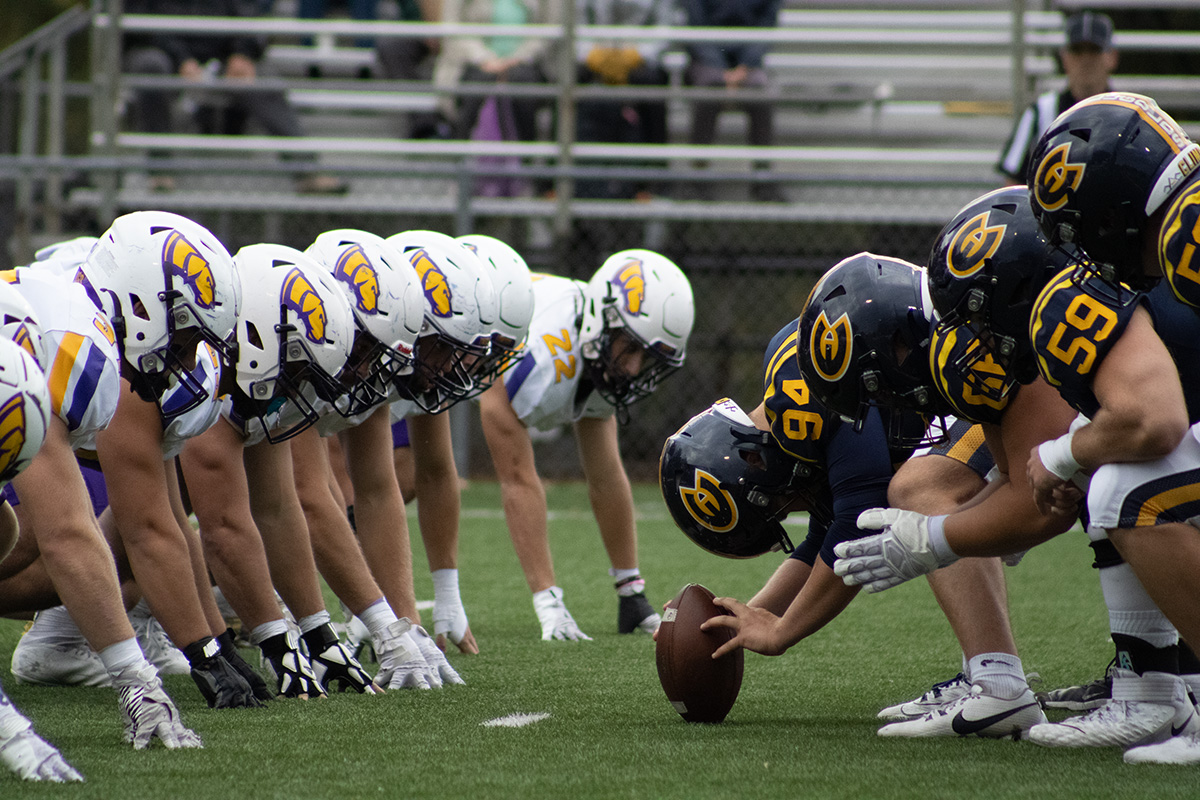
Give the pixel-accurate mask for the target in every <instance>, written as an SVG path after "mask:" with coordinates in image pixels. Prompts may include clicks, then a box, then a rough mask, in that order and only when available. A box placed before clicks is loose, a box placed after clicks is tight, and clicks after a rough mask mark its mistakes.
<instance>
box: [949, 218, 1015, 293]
mask: <svg viewBox="0 0 1200 800" xmlns="http://www.w3.org/2000/svg"><path fill="white" fill-rule="evenodd" d="M988 214H989V212H987V211H985V212H983V213H982V214H979V215H978V216H975V217H972V218H971V219H970V220H968V221H967V224H965V225H963V226H962V227H961V228H959V229H958V233H956V234H954V238H953V239H952V240H951V241H950V251H949V252H948V253H947V254H946V266H947V267H949V269H950V274H951V275H954V276H955V277H956V278H967V277H970V276H971V275H974V274H975V273H976V272H978V271H979V270H981V269H983V265H984V264H986V263H987V260H988V259H989V258H991V257H992V256H993V255H995V254H996V250H997V249H998V248H999V247H1000V242H1001V241H1003V240H1004V232H1005V231H1006V230H1008V226H1007V225H1004V224H1000V225H988Z"/></svg>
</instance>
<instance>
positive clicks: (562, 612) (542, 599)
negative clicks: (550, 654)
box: [533, 586, 592, 642]
mask: <svg viewBox="0 0 1200 800" xmlns="http://www.w3.org/2000/svg"><path fill="white" fill-rule="evenodd" d="M562 594H563V592H562V589H560V588H558V587H557V586H551V587H550V588H549V589H543V590H542V591H540V592H535V593H534V595H533V610H534V611H536V612H537V615H538V621H539V622H541V623H542V639H543V640H544V641H547V642H548V641H550V640H552V639H559V640H569V641H584V642H590V641H591V640H592V637H590V636H588V635H587V634H586V633H584V632H583V631H581V630H579V626H578V625H576V624H575V618H574V617H572V616H571V612H570V611H567V606H566V604H565V603H564V602H563V599H562Z"/></svg>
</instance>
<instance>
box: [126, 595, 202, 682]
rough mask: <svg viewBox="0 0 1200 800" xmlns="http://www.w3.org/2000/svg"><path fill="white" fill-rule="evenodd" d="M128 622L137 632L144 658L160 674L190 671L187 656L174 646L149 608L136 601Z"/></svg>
mask: <svg viewBox="0 0 1200 800" xmlns="http://www.w3.org/2000/svg"><path fill="white" fill-rule="evenodd" d="M129 622H130V624H131V625H133V632H134V633H135V634H137V641H138V645H139V646H140V647H141V648H142V653H143V654H145V656H146V660H147V661H149V662H150V663H151V664H153V665H154V666H155V667H157V668H158V674H160V675H187V674H189V673H190V672H191V671H192V665H191V664H189V663H188V660H187V656H185V655H184V654H183V651H182V650H180V649H179V648H178V647H176V646H175V645H174V644H173V643H172V642H171V639H170V637H169V636H167V632H166V631H165V630H163V626H162V625H161V624H159V622H158V620H157V619H155V618H154V615H153V614H151V613H150V609H149V608H147V607H146V606H145V605H144V604H142V603H138V604H137V605H136V606H134V607H133V609H132V610H131V611H130V612H129Z"/></svg>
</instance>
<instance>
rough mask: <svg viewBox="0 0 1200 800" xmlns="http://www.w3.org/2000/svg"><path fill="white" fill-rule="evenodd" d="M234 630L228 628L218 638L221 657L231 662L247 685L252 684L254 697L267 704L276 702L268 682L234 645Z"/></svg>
mask: <svg viewBox="0 0 1200 800" xmlns="http://www.w3.org/2000/svg"><path fill="white" fill-rule="evenodd" d="M234 636H235V634H234V632H233V628H226V629H225V632H224V633H222V634H221V635H220V636H218V637H217V642H218V643H219V644H220V645H221V655H222V656H224V657H225V660H226V661H228V662H229V666H231V667H233V668H234V670H235V671H236V672H237V673H238V674H239V675H241V676H242V677H243V678H245V679H246V683H248V684H250V688H251V690H253V692H254V696H255V697H257V698H258V699H259V700H262V701H264V702H266V701H267V700H274V699H275V693H274V692H272V691H271V689H270V687H268V686H267V682H266V681H264V680H263V677H262V675H259V674H258V672H257V671H256V670H255V669H254V667H252V666H250V664H249V662H247V661H246V659H244V658H242V654H241V653H239V652H238V649H237V645H235V644H234V643H233V639H234Z"/></svg>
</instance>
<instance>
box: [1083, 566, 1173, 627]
mask: <svg viewBox="0 0 1200 800" xmlns="http://www.w3.org/2000/svg"><path fill="white" fill-rule="evenodd" d="M1099 572H1100V588H1101V590H1102V591H1103V592H1104V604H1105V605H1106V606H1108V625H1109V630H1110V631H1112V632H1113V633H1123V634H1126V635H1127V636H1136V637H1137V638H1139V639H1141V640H1142V641H1144V642H1147V643H1148V644H1150V645H1151V646H1152V647H1170V646H1171V645H1174V644H1178V643H1179V633H1178V632H1177V631H1176V630H1175V626H1174V625H1172V624H1171V623H1170V621H1169V620H1168V619H1167V617H1166V615H1165V614H1163V613H1162V611H1160V610H1159V609H1158V606H1157V605H1155V603H1154V601H1153V600H1151V599H1150V595H1148V594H1146V590H1145V588H1143V587H1142V583H1141V581H1139V580H1138V579H1137V576H1136V575H1134V574H1133V568H1132V567H1130V566H1129V565H1128V564H1118V565H1116V566H1115V567H1105V568H1104V569H1101V570H1099Z"/></svg>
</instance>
